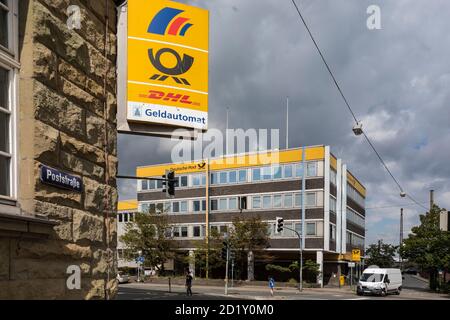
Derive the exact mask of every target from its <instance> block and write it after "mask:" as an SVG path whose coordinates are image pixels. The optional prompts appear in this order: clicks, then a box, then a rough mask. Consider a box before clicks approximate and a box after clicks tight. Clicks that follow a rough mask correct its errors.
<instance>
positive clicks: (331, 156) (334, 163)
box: [330, 155, 337, 171]
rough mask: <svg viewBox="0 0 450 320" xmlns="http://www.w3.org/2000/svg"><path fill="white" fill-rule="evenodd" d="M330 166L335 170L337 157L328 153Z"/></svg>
mask: <svg viewBox="0 0 450 320" xmlns="http://www.w3.org/2000/svg"><path fill="white" fill-rule="evenodd" d="M330 166H331V168H333V169H334V171H337V159H336V158H335V157H334V156H333V155H330Z"/></svg>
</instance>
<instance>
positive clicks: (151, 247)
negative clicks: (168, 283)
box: [120, 212, 173, 272]
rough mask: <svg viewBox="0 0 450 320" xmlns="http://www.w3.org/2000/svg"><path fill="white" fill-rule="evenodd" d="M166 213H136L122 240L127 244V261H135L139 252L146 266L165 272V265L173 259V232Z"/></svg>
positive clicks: (128, 224) (127, 225)
mask: <svg viewBox="0 0 450 320" xmlns="http://www.w3.org/2000/svg"><path fill="white" fill-rule="evenodd" d="M167 221H168V220H167V215H166V214H165V213H161V214H155V212H149V213H136V214H135V216H134V222H128V223H127V224H126V227H125V234H124V235H123V236H121V238H120V240H121V241H122V242H123V243H124V244H125V247H126V250H125V252H126V254H125V259H127V260H134V259H135V258H136V257H137V255H138V252H139V251H142V255H143V256H144V259H145V261H144V266H146V267H149V268H154V269H157V270H159V271H160V272H164V263H165V262H166V261H167V260H168V259H171V258H172V257H173V251H172V245H173V244H172V241H171V239H172V238H171V232H169V230H170V227H169V225H168V222H167Z"/></svg>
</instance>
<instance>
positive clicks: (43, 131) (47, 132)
mask: <svg viewBox="0 0 450 320" xmlns="http://www.w3.org/2000/svg"><path fill="white" fill-rule="evenodd" d="M58 152H59V131H58V130H56V129H55V128H53V127H51V126H49V125H47V124H45V123H43V122H41V121H36V122H35V131H34V154H35V159H36V160H39V161H41V162H43V163H46V164H49V165H52V164H53V165H57V164H58Z"/></svg>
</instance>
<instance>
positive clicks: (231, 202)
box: [228, 198, 237, 210]
mask: <svg viewBox="0 0 450 320" xmlns="http://www.w3.org/2000/svg"><path fill="white" fill-rule="evenodd" d="M228 209H230V210H237V198H230V199H229V200H228Z"/></svg>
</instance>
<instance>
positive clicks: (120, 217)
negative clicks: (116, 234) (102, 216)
mask: <svg viewBox="0 0 450 320" xmlns="http://www.w3.org/2000/svg"><path fill="white" fill-rule="evenodd" d="M122 221H123V219H122V214H121V213H119V222H122Z"/></svg>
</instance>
